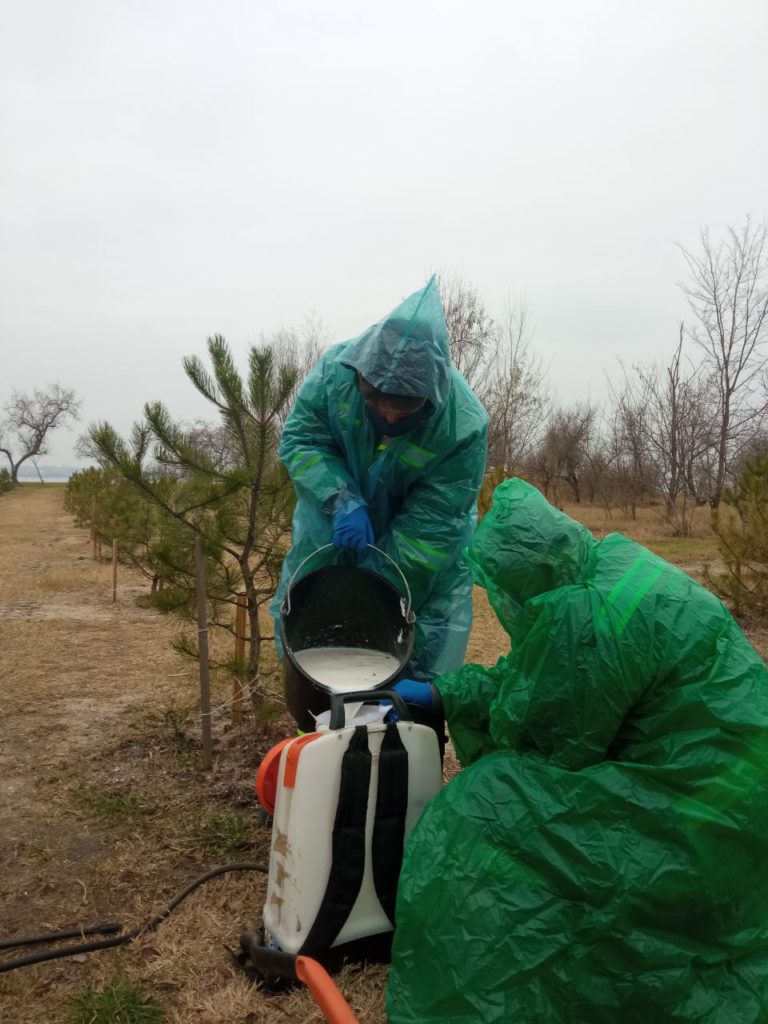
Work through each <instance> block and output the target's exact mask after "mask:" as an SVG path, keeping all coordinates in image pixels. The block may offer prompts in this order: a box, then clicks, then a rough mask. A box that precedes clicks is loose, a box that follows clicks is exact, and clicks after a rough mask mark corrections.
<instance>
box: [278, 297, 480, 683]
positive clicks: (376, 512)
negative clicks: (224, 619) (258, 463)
mask: <svg viewBox="0 0 768 1024" xmlns="http://www.w3.org/2000/svg"><path fill="white" fill-rule="evenodd" d="M486 435H487V415H486V413H485V410H484V409H483V407H482V405H481V404H480V402H479V401H478V399H477V398H476V397H475V395H474V394H473V392H472V391H471V389H470V387H469V385H468V384H467V382H466V381H465V380H464V378H463V377H462V376H461V374H460V373H459V372H458V370H457V369H456V368H455V367H453V366H452V365H451V357H450V350H449V344H448V331H447V328H446V324H445V317H444V314H443V307H442V303H441V301H440V294H439V291H438V288H437V282H436V280H435V278H432V279H431V280H430V282H429V283H428V284H427V286H426V287H425V288H423V289H421V290H420V291H418V292H416V293H415V294H414V295H411V296H410V298H408V299H406V300H405V301H404V302H403V303H402V304H401V305H400V306H398V307H397V308H396V309H395V310H393V311H392V312H391V313H390V314H389V315H388V316H387V317H385V318H384V319H383V320H382V321H380V322H379V323H377V324H375V325H374V326H372V327H370V328H368V330H366V331H365V332H364V333H363V334H361V335H360V337H358V338H356V339H355V340H354V341H349V342H343V343H341V344H339V345H336V346H334V347H332V348H330V349H329V350H328V351H327V352H325V353H324V355H323V356H322V358H321V359H320V361H319V362H318V364H317V366H315V368H314V369H313V370H312V372H311V373H310V374H309V376H308V377H307V379H306V381H305V382H304V384H303V386H302V388H301V390H300V392H299V396H298V398H297V401H296V404H295V406H294V408H293V410H292V411H291V413H290V415H289V417H288V419H287V421H286V424H285V429H284V431H283V436H282V441H281V444H280V458H281V460H282V462H283V464H284V465H285V467H286V469H287V470H288V473H289V474H290V476H291V479H292V480H293V483H294V487H295V489H296V496H297V506H296V511H295V514H294V518H293V528H292V545H291V549H290V551H289V552H288V554H287V556H286V558H285V562H284V564H283V570H282V576H281V581H280V586H279V588H278V590H277V594H276V597H275V599H274V602H273V604H272V607H271V610H272V613H273V615H274V617H275V620H276V628H275V635H276V637H277V638H278V649H279V647H280V645H279V632H280V630H279V619H280V608H281V605H282V602H283V597H284V595H285V591H286V587H287V586H288V584H289V581H290V579H291V577H292V576H293V574H294V573H295V572H296V571H297V570H298V569H299V568H300V567H301V564H302V562H303V561H304V560H305V559H306V558H307V556H309V555H311V554H312V553H313V552H315V551H317V550H318V549H320V548H322V547H324V546H325V545H329V544H333V546H334V547H335V548H336V549H337V550H336V551H332V550H325V551H322V552H321V553H320V554H318V556H317V557H316V558H314V559H313V560H312V562H311V564H309V565H308V566H307V569H306V571H312V570H313V569H316V568H319V567H320V566H322V565H327V564H329V563H332V562H334V561H338V559H339V557H341V558H352V559H354V560H355V561H356V562H357V563H358V564H359V565H361V566H362V567H363V568H369V569H371V570H373V571H376V572H379V573H381V574H383V575H385V576H390V577H391V579H392V582H393V583H394V584H395V586H397V587H398V588H399V589H401V590H402V583H401V580H400V579H399V577H398V575H397V573H394V572H393V570H392V569H391V567H390V566H389V565H388V563H387V561H386V559H383V558H381V556H380V555H379V554H378V553H377V552H375V551H373V550H371V548H370V546H369V545H371V544H374V545H375V546H376V547H378V548H380V549H381V550H382V551H384V552H385V553H386V554H387V555H389V556H390V557H391V558H392V559H393V560H394V562H395V563H396V564H397V565H398V566H399V567H400V568H401V570H402V571H403V573H404V575H405V577H406V579H407V580H408V584H409V587H410V591H411V595H412V600H413V609H414V611H415V614H416V625H415V641H414V650H413V657H412V660H411V663H410V666H409V672H410V674H412V675H413V676H414V678H416V679H427V678H432V677H434V676H435V675H439V674H442V673H444V672H447V671H451V670H453V669H456V668H458V667H459V666H460V665H461V664H462V663H463V660H464V653H465V650H466V645H467V640H468V637H469V629H470V625H471V619H472V604H471V596H472V579H471V575H470V572H469V570H468V568H467V566H466V565H465V563H464V561H463V559H462V557H461V552H462V550H463V549H464V548H465V547H466V545H467V544H468V543H469V540H470V537H471V534H472V530H473V528H474V524H475V521H476V513H475V509H476V501H477V494H478V491H479V488H480V484H481V483H482V479H483V473H484V470H485V458H486Z"/></svg>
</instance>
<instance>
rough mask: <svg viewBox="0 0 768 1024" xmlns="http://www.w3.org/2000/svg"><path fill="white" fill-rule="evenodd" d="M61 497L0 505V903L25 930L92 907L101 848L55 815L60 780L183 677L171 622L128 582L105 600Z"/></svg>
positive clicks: (30, 492) (37, 492)
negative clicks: (85, 884)
mask: <svg viewBox="0 0 768 1024" xmlns="http://www.w3.org/2000/svg"><path fill="white" fill-rule="evenodd" d="M62 499H63V488H61V487H55V486H47V487H42V486H40V487H36V486H30V485H26V486H23V487H19V488H17V489H16V490H15V491H13V492H12V493H10V494H8V495H5V496H3V498H2V500H1V501H0V650H2V665H3V673H2V674H3V678H4V685H3V725H2V732H1V733H0V860H1V861H2V876H0V898H2V899H3V901H4V919H5V921H6V922H7V921H8V920H9V918H8V917H6V914H8V915H10V921H11V923H12V924H17V923H18V924H24V925H25V926H33V925H34V924H35V923H38V924H39V923H40V922H42V921H46V920H49V919H50V917H51V913H52V911H53V909H54V905H55V906H56V907H57V908H58V907H60V906H61V901H62V897H64V900H65V903H67V904H69V905H70V906H72V909H73V911H74V909H75V906H77V907H78V912H77V914H76V915H75V916H76V918H81V917H82V916H83V902H84V900H85V901H86V903H92V901H91V900H90V899H88V897H87V896H86V897H84V890H83V888H82V881H81V879H82V874H83V869H84V867H85V868H86V870H87V862H88V861H89V860H91V859H92V858H94V857H98V856H99V855H100V853H101V850H100V846H101V844H100V843H99V842H98V841H94V840H92V839H89V838H88V837H86V836H83V834H82V830H81V829H80V828H79V827H78V825H77V823H76V822H74V821H67V819H66V817H64V819H63V820H61V819H60V818H59V816H58V815H56V814H54V813H53V810H52V808H51V806H50V801H51V799H52V798H53V796H54V795H55V794H54V791H55V788H56V784H57V780H58V779H60V778H61V776H62V775H69V773H70V772H71V770H72V768H73V766H75V765H76V764H77V762H78V760H79V759H80V758H82V757H83V755H84V754H86V753H93V752H94V751H97V750H99V749H106V748H107V747H108V746H109V744H110V743H111V742H112V741H113V740H114V739H115V738H116V737H117V736H119V735H121V733H122V730H123V729H124V723H125V719H126V716H127V715H129V714H130V712H131V711H132V710H133V709H139V708H141V707H142V706H144V705H145V704H146V702H147V701H148V700H149V699H153V695H157V691H158V689H159V690H160V691H161V693H162V691H163V690H164V689H165V686H164V682H163V681H164V680H166V679H167V678H168V677H169V676H172V675H173V674H174V673H178V672H179V665H178V661H177V659H175V658H174V657H173V656H172V653H171V651H170V650H169V648H168V643H167V639H168V635H169V624H168V623H167V622H166V621H164V620H162V619H160V617H159V616H157V615H154V614H153V613H152V612H150V611H146V610H141V609H139V608H137V607H136V606H135V604H134V599H135V596H136V594H137V592H139V591H140V590H141V589H143V588H142V586H141V584H140V583H139V581H138V580H136V579H135V578H134V577H133V576H132V575H127V574H125V573H121V574H120V575H121V577H122V579H121V583H120V587H119V591H118V600H117V602H116V603H115V604H112V603H111V598H112V593H111V591H112V586H111V582H112V580H111V577H112V571H111V566H109V565H107V564H97V563H96V562H95V561H94V560H93V557H92V555H91V547H90V543H89V538H88V534H87V532H86V531H85V530H80V529H77V528H76V527H75V526H74V525H73V522H72V518H71V516H69V515H68V514H67V513H66V512H65V511H64V508H63V504H62ZM84 862H85V863H84ZM51 866H55V873H56V875H57V876H58V879H59V884H58V885H57V886H56V891H55V894H54V893H53V892H52V891H51V887H50V885H49V884H48V881H47V880H48V878H49V877H50V874H51V872H50V868H51ZM70 866H72V867H74V866H76V867H77V870H76V871H74V872H73V871H72V870H71V867H70ZM94 909H95V908H94Z"/></svg>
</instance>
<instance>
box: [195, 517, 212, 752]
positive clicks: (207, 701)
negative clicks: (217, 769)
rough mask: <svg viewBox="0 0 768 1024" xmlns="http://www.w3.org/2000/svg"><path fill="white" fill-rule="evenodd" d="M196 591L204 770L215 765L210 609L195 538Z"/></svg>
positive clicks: (202, 560) (200, 549) (199, 542)
mask: <svg viewBox="0 0 768 1024" xmlns="http://www.w3.org/2000/svg"><path fill="white" fill-rule="evenodd" d="M195 591H196V594H197V636H198V651H199V656H200V713H201V718H202V726H203V768H210V767H211V765H212V763H213V757H212V742H211V691H210V687H209V684H208V609H207V607H206V600H205V558H204V557H203V542H202V540H201V539H200V537H196V538H195Z"/></svg>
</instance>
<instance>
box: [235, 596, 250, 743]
mask: <svg viewBox="0 0 768 1024" xmlns="http://www.w3.org/2000/svg"><path fill="white" fill-rule="evenodd" d="M246 610H247V606H246V596H245V594H238V595H237V610H236V613H235V658H236V659H237V660H238V661H240V662H242V661H245V613H246ZM242 720H243V680H242V678H239V677H237V676H236V677H235V679H234V680H233V684H232V725H240V723H241V722H242Z"/></svg>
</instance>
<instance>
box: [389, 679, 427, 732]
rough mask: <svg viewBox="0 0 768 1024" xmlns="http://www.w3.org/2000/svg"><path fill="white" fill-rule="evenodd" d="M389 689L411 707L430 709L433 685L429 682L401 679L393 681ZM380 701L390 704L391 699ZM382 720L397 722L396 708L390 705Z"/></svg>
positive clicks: (398, 718) (398, 717)
mask: <svg viewBox="0 0 768 1024" xmlns="http://www.w3.org/2000/svg"><path fill="white" fill-rule="evenodd" d="M389 689H390V690H394V691H395V693H399V694H400V696H401V697H402V698H403V700H404V701H405V703H406V704H410V705H411V707H417V708H424V710H425V711H431V710H432V705H433V703H434V694H435V687H434V686H433V685H432V684H431V683H426V682H419V681H418V680H416V679H401V680H400V682H399V683H395V684H394V685H393V686H390V687H389ZM380 703H381V704H391V701H388V700H383V701H381V702H380ZM384 721H385V722H399V721H400V716H399V715H398V713H397V708H395V707H392V708H391V710H390V711H388V712H387V714H386V715H385V716H384Z"/></svg>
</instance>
